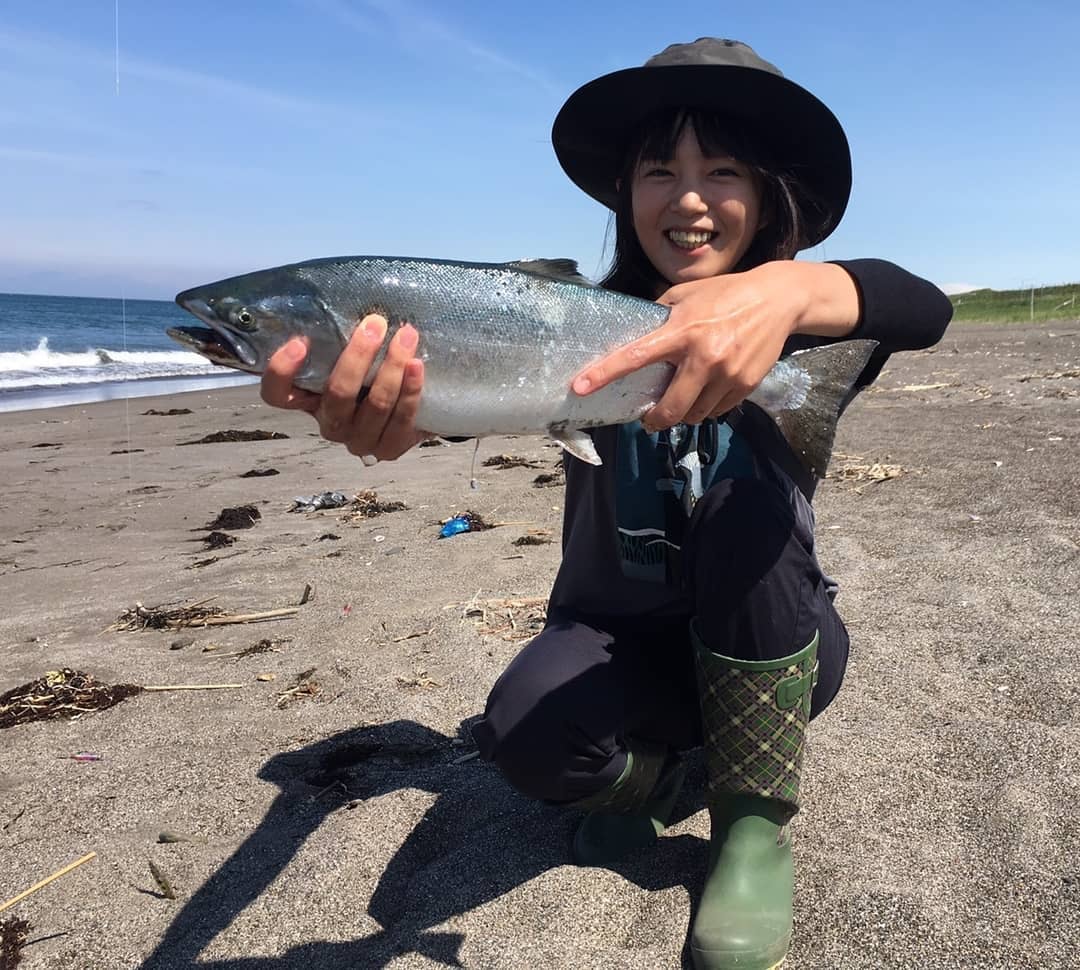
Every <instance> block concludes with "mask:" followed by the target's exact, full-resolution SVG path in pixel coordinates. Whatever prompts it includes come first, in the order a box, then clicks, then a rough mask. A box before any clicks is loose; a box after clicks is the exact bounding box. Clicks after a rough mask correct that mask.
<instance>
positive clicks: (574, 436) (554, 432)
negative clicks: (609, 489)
mask: <svg viewBox="0 0 1080 970" xmlns="http://www.w3.org/2000/svg"><path fill="white" fill-rule="evenodd" d="M548 437H550V438H551V439H552V440H553V441H556V442H558V443H559V444H560V445H561V446H562V447H563V448H564V449H565V450H566V451H568V452H569V453H570V454H571V455H573V456H574V457H575V458H577V459H578V460H580V461H583V462H585V463H586V464H589V465H601V464H603V462H601V461H600V456H599V455H598V454H597V452H596V445H594V444H593V440H592V438H590V437H589V436H588V435H587V434H586V433H585V432H584V431H576V430H574V429H572V428H557V427H554V426H553V427H550V428H548Z"/></svg>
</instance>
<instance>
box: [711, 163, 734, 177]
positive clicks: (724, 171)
mask: <svg viewBox="0 0 1080 970" xmlns="http://www.w3.org/2000/svg"><path fill="white" fill-rule="evenodd" d="M712 174H713V175H718V176H720V177H722V178H738V177H739V174H740V173H739V170H738V169H735V168H731V167H730V166H726V165H725V166H722V167H720V168H714V169H713V170H712Z"/></svg>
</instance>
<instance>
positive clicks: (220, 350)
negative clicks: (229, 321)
mask: <svg viewBox="0 0 1080 970" xmlns="http://www.w3.org/2000/svg"><path fill="white" fill-rule="evenodd" d="M165 332H166V333H167V334H168V335H169V336H170V337H172V338H173V340H175V341H176V342H177V343H178V344H180V345H181V346H183V347H186V348H187V349H188V350H194V351H195V353H197V354H201V355H202V356H203V357H205V358H206V359H207V360H209V361H210V363H212V364H221V365H223V366H225V367H232V368H234V369H235V370H250V371H252V372H254V367H253V366H252V365H250V364H248V363H247V362H246V361H245V360H244V359H243V358H242V357H240V356H239V355H238V354H237V353H236V351H235V350H234V349H233V347H232V345H231V344H229V343H226V341H224V340H222V338H221V334H220V332H219V331H217V330H211V329H209V328H208V327H169V328H168V329H166V331H165Z"/></svg>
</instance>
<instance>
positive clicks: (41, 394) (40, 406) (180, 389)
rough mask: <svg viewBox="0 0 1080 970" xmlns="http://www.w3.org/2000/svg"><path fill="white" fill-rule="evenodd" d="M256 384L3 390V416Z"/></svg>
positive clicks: (154, 380)
mask: <svg viewBox="0 0 1080 970" xmlns="http://www.w3.org/2000/svg"><path fill="white" fill-rule="evenodd" d="M257 382H258V378H257V377H252V376H250V375H248V374H235V373H233V374H220V375H218V374H212V375H208V376H204V377H192V376H185V375H180V374H178V375H175V376H173V377H151V378H145V379H136V380H128V381H101V382H98V383H94V384H72V385H68V386H60V387H33V388H17V389H13V390H8V391H2V390H0V413H8V412H12V411H37V410H44V409H48V408H59V407H67V406H69V405H72V404H94V403H97V402H99V401H122V400H124V399H126V398H139V397H158V396H161V395H169V394H186V393H188V392H189V391H215V390H219V389H221V388H223V387H236V386H239V385H243V384H255V383H257Z"/></svg>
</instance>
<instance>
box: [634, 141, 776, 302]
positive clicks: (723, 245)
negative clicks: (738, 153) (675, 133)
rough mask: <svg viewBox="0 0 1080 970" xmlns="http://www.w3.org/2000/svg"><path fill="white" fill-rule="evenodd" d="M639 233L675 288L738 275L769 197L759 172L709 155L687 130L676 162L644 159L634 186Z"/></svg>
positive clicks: (650, 258)
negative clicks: (763, 198)
mask: <svg viewBox="0 0 1080 970" xmlns="http://www.w3.org/2000/svg"><path fill="white" fill-rule="evenodd" d="M631 201H632V204H633V217H634V231H635V232H636V233H637V237H638V241H639V242H640V243H641V248H642V249H643V250H644V252H645V255H646V256H647V257H648V258H649V262H651V263H652V264H653V266H654V267H655V268H656V270H657V272H659V273H660V275H661V276H663V277H664V279H666V280H667V281H668V282H669V283H672V284H675V283H686V282H688V281H690V280H700V279H707V278H709V277H712V276H719V275H721V274H722V273H729V272H731V270H732V268H733V267H735V266H736V265H737V264H738V262H739V260H740V259H742V257H743V256H744V255H745V253H746V251H747V249H749V248H750V244H751V242H753V239H754V234H755V233H756V232H757V230H758V228H759V225H760V222H761V192H760V188H759V186H758V184H757V179H756V178H755V177H754V175H753V173H752V172H751V170H750V169H749V168H748V167H747V166H746V165H744V164H742V163H741V162H738V161H736V160H735V159H733V158H729V157H726V156H711V157H710V156H706V155H703V154H702V151H701V146H700V145H699V144H698V140H697V136H696V135H695V134H694V130H693V129H692V128H690V127H687V128H686V129H685V130H684V131H683V133H682V135H681V136H680V137H679V141H678V143H677V145H676V146H675V157H674V158H668V159H651V160H650V159H643V160H642V162H641V163H640V164H639V165H638V166H637V168H636V169H635V171H634V175H633V184H632V186H631Z"/></svg>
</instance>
